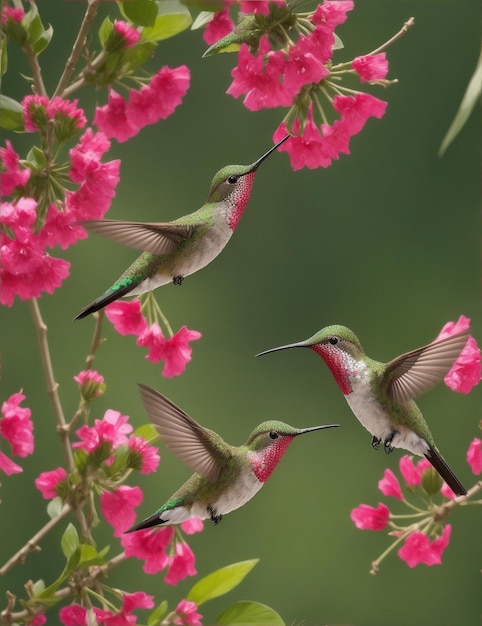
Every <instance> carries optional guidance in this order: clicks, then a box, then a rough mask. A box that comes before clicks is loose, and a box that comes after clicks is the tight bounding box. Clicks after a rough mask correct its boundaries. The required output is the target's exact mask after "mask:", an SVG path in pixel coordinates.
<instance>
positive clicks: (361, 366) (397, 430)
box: [345, 359, 429, 456]
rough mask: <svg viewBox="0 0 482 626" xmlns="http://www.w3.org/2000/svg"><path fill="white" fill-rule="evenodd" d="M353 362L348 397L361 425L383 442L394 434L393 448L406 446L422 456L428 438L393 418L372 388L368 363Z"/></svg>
mask: <svg viewBox="0 0 482 626" xmlns="http://www.w3.org/2000/svg"><path fill="white" fill-rule="evenodd" d="M351 361H352V362H351V363H350V368H349V372H348V377H349V380H350V384H351V386H352V391H351V393H349V394H347V395H345V398H346V401H347V402H348V404H349V405H350V408H351V410H352V411H353V413H354V414H355V416H356V418H357V419H358V421H359V422H360V424H362V426H364V427H365V428H366V429H367V430H368V432H369V433H370V434H371V435H373V436H374V437H376V438H377V439H380V440H381V441H382V442H384V441H385V440H386V439H387V438H389V437H391V436H392V434H393V439H392V440H391V442H390V445H391V446H392V447H393V448H403V449H405V450H408V451H409V452H412V454H417V455H419V456H423V455H424V454H425V453H426V452H427V451H428V449H429V445H428V444H427V442H426V441H425V439H423V437H420V436H419V435H417V433H416V432H415V431H413V430H411V429H410V428H407V427H406V426H404V425H402V424H396V423H395V422H394V421H393V420H392V418H391V417H390V415H389V413H388V412H387V411H386V409H385V408H384V407H383V405H382V404H381V403H380V401H379V400H378V398H377V397H376V395H375V393H374V391H373V389H372V386H371V376H370V370H369V367H368V365H367V364H366V363H365V362H364V361H363V360H360V361H356V360H355V359H351Z"/></svg>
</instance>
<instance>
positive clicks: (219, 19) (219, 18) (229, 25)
mask: <svg viewBox="0 0 482 626" xmlns="http://www.w3.org/2000/svg"><path fill="white" fill-rule="evenodd" d="M232 30H234V22H233V20H232V19H231V18H230V16H229V9H223V10H222V11H218V12H217V13H214V15H213V18H212V20H211V21H210V22H208V24H207V25H206V28H205V29H204V32H203V39H204V41H205V42H206V43H207V44H208V46H211V45H212V44H213V43H216V41H219V40H220V39H222V38H223V37H225V36H226V35H228V34H229V33H230V32H231V31H232Z"/></svg>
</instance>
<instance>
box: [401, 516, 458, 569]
mask: <svg viewBox="0 0 482 626" xmlns="http://www.w3.org/2000/svg"><path fill="white" fill-rule="evenodd" d="M451 531H452V527H451V525H450V524H447V525H446V526H445V527H444V529H443V532H442V534H441V535H440V537H437V538H436V539H434V540H433V541H432V543H430V540H429V538H428V537H427V535H425V534H424V533H422V532H420V531H419V530H415V531H414V532H413V533H410V535H408V537H407V538H406V539H405V543H404V545H403V546H402V547H401V548H400V549H399V550H398V553H397V554H398V556H399V557H400V558H401V559H402V560H404V561H405V562H406V563H407V565H408V566H409V567H415V566H416V565H418V564H419V563H425V565H440V564H441V563H442V554H443V552H444V550H445V548H446V547H447V546H448V544H449V541H450V533H451Z"/></svg>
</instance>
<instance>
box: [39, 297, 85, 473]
mask: <svg viewBox="0 0 482 626" xmlns="http://www.w3.org/2000/svg"><path fill="white" fill-rule="evenodd" d="M29 306H30V312H31V314H32V318H33V322H34V325H35V329H36V331H37V338H38V343H39V348H40V358H41V360H42V368H43V371H44V375H45V381H46V383H47V392H48V394H49V396H50V401H51V403H52V408H53V411H54V415H55V419H56V421H57V430H58V431H59V436H60V442H61V445H62V450H63V452H64V457H65V460H66V463H67V468H68V471H69V472H72V471H73V469H74V457H73V455H72V448H71V447H70V442H69V438H68V436H69V433H68V429H67V423H66V421H65V416H64V412H63V409H62V404H61V402H60V397H59V393H58V390H59V385H58V383H57V382H56V381H55V376H54V370H53V366H52V359H51V358H50V349H49V343H48V339H47V326H46V324H45V322H44V321H43V319H42V314H41V313H40V308H39V305H38V301H37V299H36V298H32V299H31V300H29Z"/></svg>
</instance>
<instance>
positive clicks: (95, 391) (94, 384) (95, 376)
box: [74, 370, 105, 402]
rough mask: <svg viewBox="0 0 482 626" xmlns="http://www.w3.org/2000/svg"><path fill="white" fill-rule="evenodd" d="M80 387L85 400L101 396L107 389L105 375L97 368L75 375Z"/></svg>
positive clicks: (88, 400)
mask: <svg viewBox="0 0 482 626" xmlns="http://www.w3.org/2000/svg"><path fill="white" fill-rule="evenodd" d="M74 380H75V382H76V383H78V385H79V387H80V394H81V396H82V398H84V400H85V401H87V402H90V401H91V400H94V398H99V397H100V396H102V395H103V393H104V391H105V384H104V377H103V376H101V375H100V374H99V372H96V371H95V370H84V371H82V372H79V373H78V374H77V376H74Z"/></svg>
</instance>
